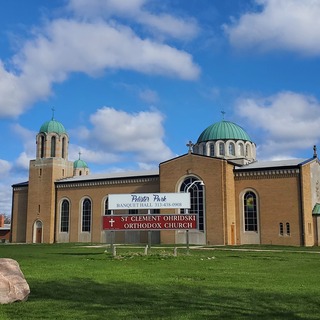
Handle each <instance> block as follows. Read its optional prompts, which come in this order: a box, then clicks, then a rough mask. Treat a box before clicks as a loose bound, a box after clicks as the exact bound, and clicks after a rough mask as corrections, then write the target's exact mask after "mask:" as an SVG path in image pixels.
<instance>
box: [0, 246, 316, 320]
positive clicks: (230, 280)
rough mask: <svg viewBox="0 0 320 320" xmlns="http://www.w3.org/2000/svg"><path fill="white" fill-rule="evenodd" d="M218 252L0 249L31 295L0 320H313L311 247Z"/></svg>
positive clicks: (3, 308)
mask: <svg viewBox="0 0 320 320" xmlns="http://www.w3.org/2000/svg"><path fill="white" fill-rule="evenodd" d="M226 249H232V248H228V247H221V248H210V250H198V249H197V250H196V249H192V250H190V254H189V255H187V254H186V252H185V251H184V249H183V248H179V249H178V256H177V257H174V256H173V248H166V249H163V248H152V250H151V253H150V255H148V256H145V255H143V252H144V248H142V247H141V248H139V249H135V248H128V247H121V248H119V247H118V248H117V254H118V256H117V257H116V258H113V257H112V256H111V254H109V253H105V248H103V247H94V246H92V247H86V246H84V245H79V244H63V245H61V244H60V245H58V244H55V245H11V244H2V245H0V257H2V258H13V259H15V260H17V261H18V262H19V264H20V267H21V269H22V271H23V273H24V275H25V277H26V279H27V281H28V283H29V285H30V289H31V293H30V296H29V299H28V301H27V302H23V303H14V304H10V305H0V319H1V320H2V319H228V320H229V319H262V320H264V319H266V320H267V319H268V320H270V319H288V320H289V319H290V320H292V319H320V272H319V270H320V254H319V253H318V252H317V248H315V249H314V248H312V249H305V248H281V247H254V246H251V247H249V249H250V251H243V250H241V251H240V250H226ZM236 249H243V247H237V248H236ZM255 249H267V250H271V249H272V250H275V251H252V250H255ZM319 252H320V248H319Z"/></svg>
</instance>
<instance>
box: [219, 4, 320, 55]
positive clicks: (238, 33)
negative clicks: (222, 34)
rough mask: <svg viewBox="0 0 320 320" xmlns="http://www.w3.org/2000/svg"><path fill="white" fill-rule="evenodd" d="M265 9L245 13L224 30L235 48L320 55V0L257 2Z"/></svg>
mask: <svg viewBox="0 0 320 320" xmlns="http://www.w3.org/2000/svg"><path fill="white" fill-rule="evenodd" d="M255 2H256V3H257V4H258V5H261V7H262V9H261V10H260V11H258V12H249V13H246V14H243V15H242V16H241V17H240V18H239V20H234V21H233V23H232V24H231V25H225V26H224V29H225V31H226V33H227V34H228V36H229V39H230V42H231V44H232V45H234V46H235V47H238V48H251V47H258V48H260V49H262V50H273V49H285V50H290V51H296V52H299V53H302V54H306V55H319V54H320V19H319V16H320V1H319V0H306V1H304V0H256V1H255Z"/></svg>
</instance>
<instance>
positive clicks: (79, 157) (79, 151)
mask: <svg viewBox="0 0 320 320" xmlns="http://www.w3.org/2000/svg"><path fill="white" fill-rule="evenodd" d="M80 157H81V151H79V160H80Z"/></svg>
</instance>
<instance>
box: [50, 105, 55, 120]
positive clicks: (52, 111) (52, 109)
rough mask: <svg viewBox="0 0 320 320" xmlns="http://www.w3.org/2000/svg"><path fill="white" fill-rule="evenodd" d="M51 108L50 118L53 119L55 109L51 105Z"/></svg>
mask: <svg viewBox="0 0 320 320" xmlns="http://www.w3.org/2000/svg"><path fill="white" fill-rule="evenodd" d="M51 110H52V120H54V111H55V109H54V107H52V108H51Z"/></svg>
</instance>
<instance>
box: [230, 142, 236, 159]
mask: <svg viewBox="0 0 320 320" xmlns="http://www.w3.org/2000/svg"><path fill="white" fill-rule="evenodd" d="M235 154H236V152H235V147H234V143H233V142H230V143H229V155H231V156H234V155H235Z"/></svg>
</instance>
